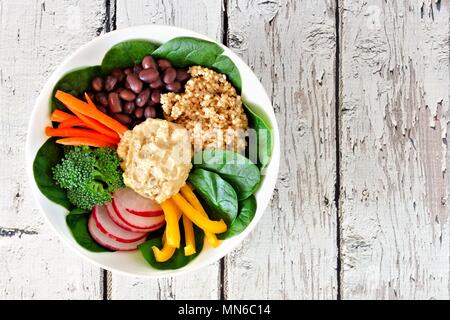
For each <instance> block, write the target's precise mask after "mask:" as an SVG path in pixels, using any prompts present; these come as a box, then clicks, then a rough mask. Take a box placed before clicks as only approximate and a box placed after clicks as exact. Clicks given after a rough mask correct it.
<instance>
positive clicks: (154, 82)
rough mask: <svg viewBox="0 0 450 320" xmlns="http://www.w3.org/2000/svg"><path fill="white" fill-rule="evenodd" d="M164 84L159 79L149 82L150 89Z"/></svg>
mask: <svg viewBox="0 0 450 320" xmlns="http://www.w3.org/2000/svg"><path fill="white" fill-rule="evenodd" d="M163 86H164V84H163V83H162V81H161V79H159V78H158V79H156V80H155V81H153V82H151V83H150V88H152V89H159V88H162V87H163Z"/></svg>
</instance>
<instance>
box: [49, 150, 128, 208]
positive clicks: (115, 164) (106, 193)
mask: <svg viewBox="0 0 450 320" xmlns="http://www.w3.org/2000/svg"><path fill="white" fill-rule="evenodd" d="M53 178H54V179H55V180H56V182H57V183H58V184H59V185H60V186H61V187H62V188H64V189H67V197H68V198H69V200H70V202H72V203H73V204H74V205H75V206H77V207H78V208H82V209H91V208H92V207H93V206H94V205H96V204H104V203H106V202H109V201H111V193H112V192H114V191H115V190H117V189H119V188H121V187H123V179H122V170H121V169H120V160H119V157H118V156H117V154H116V152H115V151H114V150H113V149H111V148H89V147H71V148H65V149H64V158H63V159H62V161H61V163H59V164H57V165H56V166H55V167H53Z"/></svg>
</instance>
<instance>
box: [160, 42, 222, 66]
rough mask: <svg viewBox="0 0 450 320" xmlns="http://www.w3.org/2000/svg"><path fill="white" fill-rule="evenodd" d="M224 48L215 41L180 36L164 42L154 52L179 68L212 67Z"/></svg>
mask: <svg viewBox="0 0 450 320" xmlns="http://www.w3.org/2000/svg"><path fill="white" fill-rule="evenodd" d="M222 52H223V49H222V48H221V47H220V46H218V45H217V44H215V43H214V42H210V41H206V40H202V39H197V38H191V37H178V38H174V39H172V40H169V41H167V42H166V43H164V44H162V45H161V46H160V47H159V48H158V49H156V50H155V51H154V52H153V54H152V55H153V56H154V57H155V58H160V59H161V58H163V59H167V60H169V61H170V62H171V63H172V65H174V66H175V67H177V68H184V67H187V66H192V65H201V66H204V67H208V68H210V67H211V66H212V65H213V64H214V62H215V61H216V58H217V57H218V56H219V55H220V54H222Z"/></svg>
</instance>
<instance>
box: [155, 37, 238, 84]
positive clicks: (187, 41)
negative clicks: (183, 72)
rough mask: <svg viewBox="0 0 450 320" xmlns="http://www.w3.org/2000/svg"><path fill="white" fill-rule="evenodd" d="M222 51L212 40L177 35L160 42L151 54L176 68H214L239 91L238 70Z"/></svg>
mask: <svg viewBox="0 0 450 320" xmlns="http://www.w3.org/2000/svg"><path fill="white" fill-rule="evenodd" d="M222 53H223V48H222V47H220V46H219V45H217V44H215V43H214V42H210V41H206V40H202V39H197V38H191V37H179V38H174V39H172V40H170V41H167V42H166V43H164V44H162V45H161V46H160V47H159V48H158V49H156V50H155V51H154V52H153V54H152V55H153V56H154V57H155V58H164V59H167V60H169V61H170V62H171V63H172V64H173V65H174V66H175V67H178V68H184V67H188V66H192V65H200V66H203V67H207V68H211V69H214V70H216V71H217V72H220V73H223V74H225V75H226V76H227V77H228V80H229V81H230V82H231V83H232V84H233V85H234V87H235V88H236V90H237V91H238V93H240V92H241V89H242V84H241V76H240V74H239V70H238V68H237V67H236V65H235V64H234V63H233V61H231V59H230V58H229V57H227V56H225V55H223V54H222Z"/></svg>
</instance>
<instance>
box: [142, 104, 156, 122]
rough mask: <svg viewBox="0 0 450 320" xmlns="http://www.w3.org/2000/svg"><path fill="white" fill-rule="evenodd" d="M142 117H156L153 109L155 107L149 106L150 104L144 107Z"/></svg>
mask: <svg viewBox="0 0 450 320" xmlns="http://www.w3.org/2000/svg"><path fill="white" fill-rule="evenodd" d="M144 117H145V118H146V119H148V118H154V117H156V110H155V108H154V107H150V106H148V107H145V110H144Z"/></svg>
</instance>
